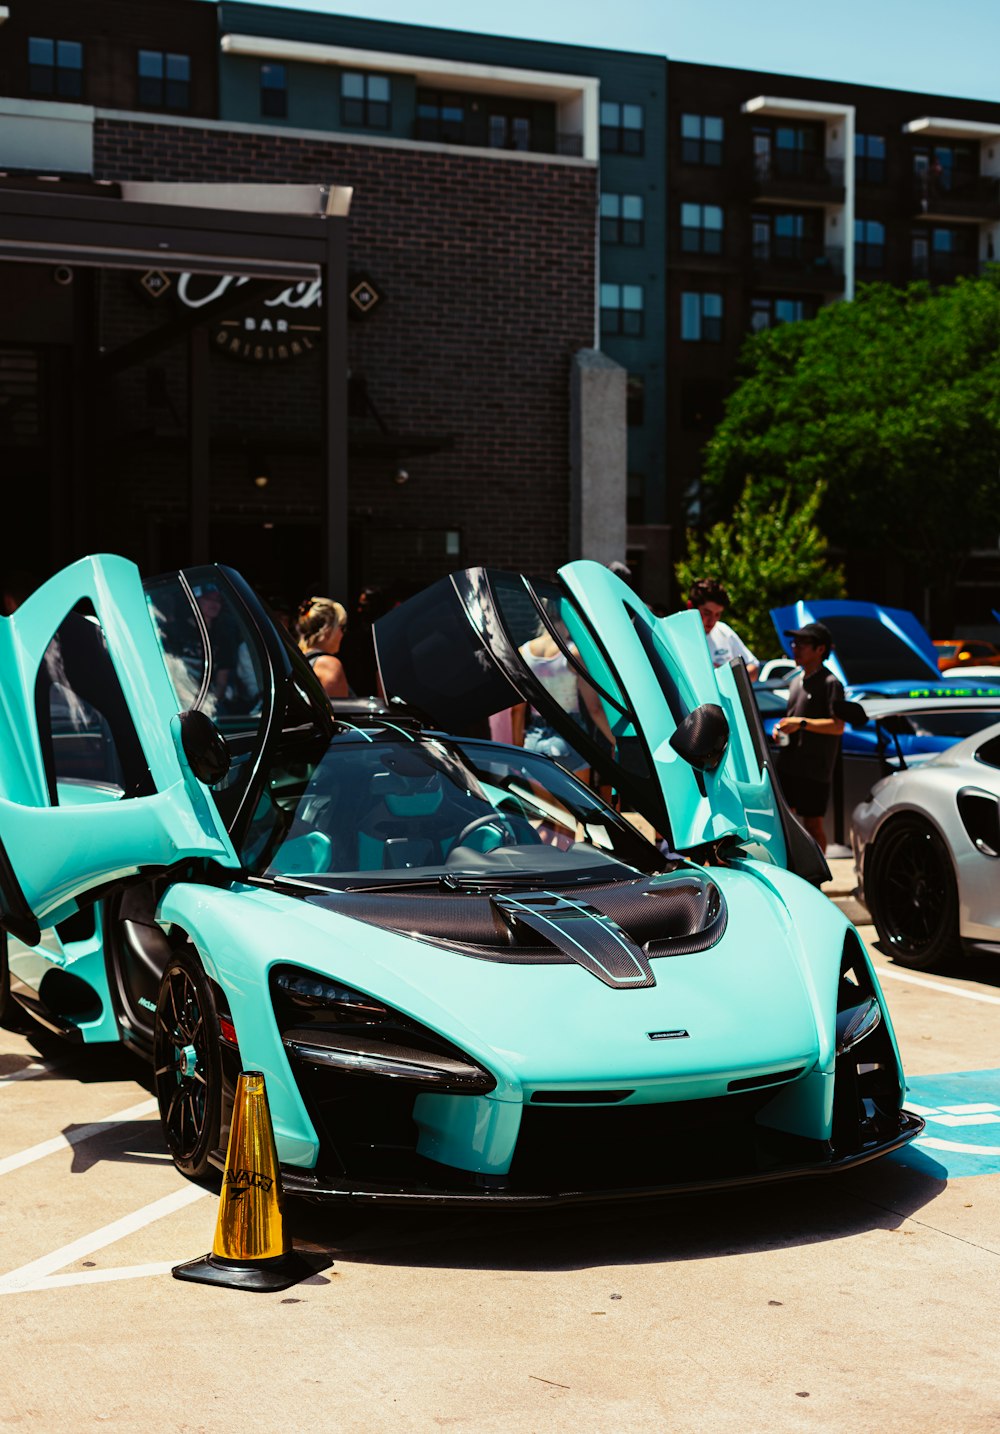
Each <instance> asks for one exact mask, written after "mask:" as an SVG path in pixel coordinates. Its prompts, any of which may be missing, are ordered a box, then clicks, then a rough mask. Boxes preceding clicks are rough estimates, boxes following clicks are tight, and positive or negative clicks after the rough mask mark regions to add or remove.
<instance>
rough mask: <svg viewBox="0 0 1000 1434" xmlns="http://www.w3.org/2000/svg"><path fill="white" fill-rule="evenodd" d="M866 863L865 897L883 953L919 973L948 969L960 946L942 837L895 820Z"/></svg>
mask: <svg viewBox="0 0 1000 1434" xmlns="http://www.w3.org/2000/svg"><path fill="white" fill-rule="evenodd" d="M869 860H870V861H871V871H870V875H869V874H867V873H866V877H865V897H866V900H867V903H868V908H869V910H870V912H871V916H872V920H873V921H874V923H875V929H876V931H877V932H878V937H879V941H880V943H881V946H882V950H883V951H884V952H885V954H886V955H887V956H891V957H892V958H893V960H895V961H898V962H899V964H900V965H901V966H911V967H913V969H914V970H917V971H935V970H940V969H941V968H942V967H944V966H947V965H948V963H949V962H950V961H952V960H953V959H954V958H955V957H956V956H958V954H959V952H960V950H961V946H960V942H959V937H958V889H957V887H956V885H955V873H954V870H953V868H952V864H951V858H950V856H949V855H948V848H947V847H946V846H945V844H944V842H943V841H942V839H941V837H940V836H939V835H938V833H937V832H936V831H935V830H934V828H933V827H931V826H929V825H928V823H927V822H925V821H922V820H921V819H920V817H916V816H905V817H897V818H896V819H895V820H894V821H892V822H890V823H889V824H888V825H887V826H886V827H885V829H884V830H883V831H882V832H880V833H879V836H878V840H877V841H876V842H875V845H874V846H873V847H872V852H871V857H870V859H869ZM866 865H867V864H866Z"/></svg>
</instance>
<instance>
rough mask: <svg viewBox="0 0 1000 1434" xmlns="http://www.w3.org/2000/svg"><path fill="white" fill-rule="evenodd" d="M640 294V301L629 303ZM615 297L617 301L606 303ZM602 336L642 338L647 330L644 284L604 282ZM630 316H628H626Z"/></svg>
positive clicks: (602, 286) (602, 285) (601, 302)
mask: <svg viewBox="0 0 1000 1434" xmlns="http://www.w3.org/2000/svg"><path fill="white" fill-rule="evenodd" d="M636 295H638V300H639V301H638V303H637V304H636V303H634V302H633V303H631V304H630V303H627V302H626V300H627V299H628V298H629V297H631V298H632V299H633V300H634V299H635V297H636ZM612 298H614V299H615V300H616V302H614V303H606V302H605V300H606V299H612ZM600 306H601V337H602V338H618V339H641V338H643V337H644V335H645V332H646V291H645V289H644V287H643V286H642V284H622V283H617V282H614V281H611V282H607V283H605V282H602V284H601V289H600ZM626 316H628V317H626Z"/></svg>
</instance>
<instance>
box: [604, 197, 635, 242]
mask: <svg viewBox="0 0 1000 1434" xmlns="http://www.w3.org/2000/svg"><path fill="white" fill-rule="evenodd" d="M627 205H630V206H631V207H633V208H636V207H637V208H638V211H639V213H638V216H636V215H634V214H632V215H629V214H626V213H625V209H626V206H627ZM606 210H607V211H608V212H606ZM612 210H614V211H616V212H614V213H612V212H611V211H612ZM599 218H600V230H601V243H602V244H620V245H622V247H623V248H629V249H638V248H641V247H642V245H643V244H644V243H645V242H646V200H645V197H644V196H643V195H642V194H621V193H618V192H617V191H616V190H602V192H601V197H600V208H599Z"/></svg>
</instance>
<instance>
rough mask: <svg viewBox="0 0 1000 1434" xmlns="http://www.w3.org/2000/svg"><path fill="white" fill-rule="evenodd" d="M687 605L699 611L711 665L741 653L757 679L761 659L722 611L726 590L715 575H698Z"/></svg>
mask: <svg viewBox="0 0 1000 1434" xmlns="http://www.w3.org/2000/svg"><path fill="white" fill-rule="evenodd" d="M687 605H688V607H695V608H697V609H698V612H699V613H700V614H701V622H702V626H703V627H704V629H705V640H706V642H707V643H708V650H709V653H710V654H711V658H712V666H713V667H725V665H726V663H727V662H732V660H733V658H734V657H741V658H742V659H743V661H744V662H745V663H746V668H747V675H748V676H749V678H750V681H751V682H756V680H757V673H758V672H759V671H760V663H759V662H758V661H757V659H756V657H754V655H753V653H752V652H751V651H750V649H749V648H748V647H747V645H746V643H745V642H744V641H743V639H742V638H741V637H739V636H738V634H737V633H735V632H734V631H733V629H732V628H731V627H730V626H729V624H728V623H726V622H723V621H722V620H721V619H722V614H723V613H724V612H725V610H726V608H727V607H728V606H729V594H728V593H727V592H726V589H725V588H724V587H723V586H722V584H721V583H720V582H719V581H718V579H716V578H699V579H698V581H697V582H696V583H694V584H692V587H691V591H690V592H689V593H688V604H687Z"/></svg>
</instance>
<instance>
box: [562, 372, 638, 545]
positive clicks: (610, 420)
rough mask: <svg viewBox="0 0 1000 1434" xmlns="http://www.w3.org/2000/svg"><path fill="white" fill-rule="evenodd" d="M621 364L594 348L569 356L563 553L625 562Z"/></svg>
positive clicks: (625, 460)
mask: <svg viewBox="0 0 1000 1434" xmlns="http://www.w3.org/2000/svg"><path fill="white" fill-rule="evenodd" d="M626 378H627V374H626V371H625V369H623V368H622V366H621V364H618V363H615V361H614V359H610V358H608V356H607V355H606V354H602V353H601V352H600V351H599V350H597V349H580V350H579V351H578V352H577V353H575V354H574V355H573V362H572V368H571V371H570V385H569V414H570V418H569V422H570V438H569V452H570V499H569V554H570V557H571V558H593V559H594V560H595V561H596V562H599V563H610V562H614V561H615V559H618V560H619V561H621V562H624V561H625V499H626V486H627V485H626V476H627V468H628V441H627V440H628V434H627V430H626V426H625V381H626Z"/></svg>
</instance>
